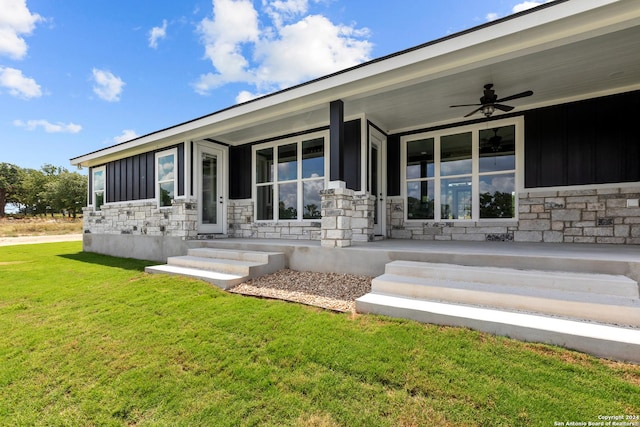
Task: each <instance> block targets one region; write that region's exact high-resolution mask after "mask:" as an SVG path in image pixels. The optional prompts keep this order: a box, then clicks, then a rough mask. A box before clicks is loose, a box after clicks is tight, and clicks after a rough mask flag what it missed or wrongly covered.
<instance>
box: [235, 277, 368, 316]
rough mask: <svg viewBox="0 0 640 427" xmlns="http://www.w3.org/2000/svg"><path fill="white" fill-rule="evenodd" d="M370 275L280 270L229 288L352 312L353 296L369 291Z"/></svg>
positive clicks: (254, 294)
mask: <svg viewBox="0 0 640 427" xmlns="http://www.w3.org/2000/svg"><path fill="white" fill-rule="evenodd" d="M371 279H372V277H370V276H358V275H355V274H338V273H313V272H309V271H295V270H288V269H285V270H280V271H278V272H276V273H273V274H269V275H266V276H261V277H256V278H255V279H251V280H249V281H248V282H245V283H241V284H240V285H238V286H236V287H234V288H232V289H231V290H230V291H231V292H234V293H238V294H243V295H252V296H260V297H266V298H276V299H281V300H285V301H294V302H299V303H303V304H308V305H313V306H316V307H322V308H327V309H330V310H336V311H343V312H355V300H356V298H359V297H361V296H362V295H364V294H366V293H368V292H369V291H371Z"/></svg>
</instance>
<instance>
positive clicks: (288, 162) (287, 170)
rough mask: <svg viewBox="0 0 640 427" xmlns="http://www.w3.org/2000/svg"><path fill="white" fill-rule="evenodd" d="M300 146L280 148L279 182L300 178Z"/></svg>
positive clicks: (292, 145)
mask: <svg viewBox="0 0 640 427" xmlns="http://www.w3.org/2000/svg"><path fill="white" fill-rule="evenodd" d="M297 147H298V144H287V145H281V146H280V147H278V181H290V180H292V179H296V178H297V177H298V148H297Z"/></svg>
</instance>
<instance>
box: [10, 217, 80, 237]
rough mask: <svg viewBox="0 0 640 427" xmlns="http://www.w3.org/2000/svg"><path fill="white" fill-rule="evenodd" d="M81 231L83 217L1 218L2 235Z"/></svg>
mask: <svg viewBox="0 0 640 427" xmlns="http://www.w3.org/2000/svg"><path fill="white" fill-rule="evenodd" d="M79 233H82V218H77V219H72V218H66V217H62V216H56V217H54V218H51V217H20V216H10V217H7V218H2V219H0V237H18V236H43V235H56V234H79Z"/></svg>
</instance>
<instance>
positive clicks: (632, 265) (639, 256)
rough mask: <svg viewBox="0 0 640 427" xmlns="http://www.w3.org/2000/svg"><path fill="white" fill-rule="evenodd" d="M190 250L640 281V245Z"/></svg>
mask: <svg viewBox="0 0 640 427" xmlns="http://www.w3.org/2000/svg"><path fill="white" fill-rule="evenodd" d="M188 244H189V246H190V247H213V248H226V249H244V250H255V251H278V252H284V253H285V255H286V266H287V267H288V268H291V269H293V270H299V271H315V272H336V273H351V274H364V275H370V276H379V275H381V274H383V273H384V267H385V265H386V264H387V263H389V262H391V261H396V260H405V261H423V262H436V263H447V264H459V265H469V266H491V267H508V268H516V269H532V270H547V271H571V272H582V273H601V274H620V275H624V276H627V277H629V278H631V279H633V280H636V281H638V282H640V247H637V246H622V245H598V244H563V243H514V242H508V243H507V242H459V241H457V242H453V241H445V242H443V241H423V240H400V239H388V240H381V241H375V242H366V243H359V242H357V243H354V245H353V246H351V247H348V248H323V247H321V246H320V242H319V241H308V240H277V239H240V238H229V239H217V240H204V241H203V240H198V241H195V240H194V241H190V242H189V243H188Z"/></svg>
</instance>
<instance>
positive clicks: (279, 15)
mask: <svg viewBox="0 0 640 427" xmlns="http://www.w3.org/2000/svg"><path fill="white" fill-rule="evenodd" d="M262 5H263V6H264V10H265V12H266V13H267V15H269V17H270V18H271V20H272V21H273V23H274V25H275V26H276V27H281V26H282V24H283V22H284V21H285V20H291V19H295V18H296V17H297V16H299V15H304V14H305V13H307V10H308V9H309V2H308V0H284V1H283V0H275V1H267V0H262Z"/></svg>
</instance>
